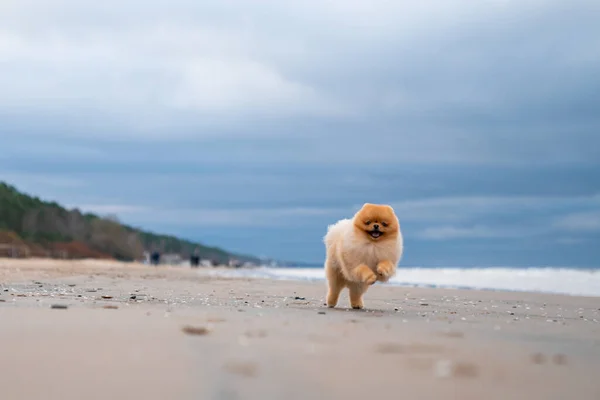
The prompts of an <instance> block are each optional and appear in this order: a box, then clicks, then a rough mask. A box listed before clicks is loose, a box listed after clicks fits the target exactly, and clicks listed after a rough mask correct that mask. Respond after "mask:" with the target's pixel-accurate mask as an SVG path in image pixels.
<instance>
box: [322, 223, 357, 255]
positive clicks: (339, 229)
mask: <svg viewBox="0 0 600 400" xmlns="http://www.w3.org/2000/svg"><path fill="white" fill-rule="evenodd" d="M351 227H352V220H351V219H343V220H341V221H338V222H336V223H335V224H333V225H329V226H328V227H327V233H326V234H325V237H324V238H323V242H324V243H325V247H326V248H329V247H331V245H332V244H333V243H335V242H336V241H337V240H338V239H339V238H340V237H341V236H343V235H344V234H345V233H346V232H348V229H349V228H351Z"/></svg>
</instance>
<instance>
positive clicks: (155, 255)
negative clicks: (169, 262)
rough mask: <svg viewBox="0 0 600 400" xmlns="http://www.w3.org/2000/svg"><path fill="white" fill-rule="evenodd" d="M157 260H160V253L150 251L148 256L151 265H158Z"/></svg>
mask: <svg viewBox="0 0 600 400" xmlns="http://www.w3.org/2000/svg"><path fill="white" fill-rule="evenodd" d="M159 262H160V253H159V252H158V251H154V252H152V255H151V256H150V263H151V264H152V265H158V263H159Z"/></svg>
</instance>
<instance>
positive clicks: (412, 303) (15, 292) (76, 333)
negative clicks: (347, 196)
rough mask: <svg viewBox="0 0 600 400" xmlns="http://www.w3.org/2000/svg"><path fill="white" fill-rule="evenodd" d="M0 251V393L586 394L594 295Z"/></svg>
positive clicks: (598, 306) (594, 367) (598, 320)
mask: <svg viewBox="0 0 600 400" xmlns="http://www.w3.org/2000/svg"><path fill="white" fill-rule="evenodd" d="M324 296H325V284H324V283H323V282H317V283H314V282H293V281H269V280H258V279H232V278H218V277H211V276H208V275H207V274H206V270H205V269H202V268H200V269H197V270H192V269H189V268H175V267H158V268H157V267H147V266H141V265H132V264H119V263H110V262H101V261H83V262H67V261H50V260H8V259H0V398H1V399H7V400H13V399H14V400H20V399H109V398H111V399H131V398H134V397H135V398H139V399H144V400H147V399H310V398H315V399H336V398H344V399H355V398H356V399H358V398H365V397H372V398H377V399H434V398H444V399H482V398H485V399H507V398H510V399H561V400H562V399H567V398H575V399H578V400H579V399H600V380H598V378H597V371H598V370H600V298H590V297H572V296H562V295H548V294H534V293H512V292H492V291H466V290H442V289H416V288H403V287H393V286H386V285H381V284H377V285H375V286H374V287H372V288H371V289H370V290H369V292H368V293H367V295H366V297H365V305H366V307H367V309H366V310H361V311H354V310H349V309H348V308H347V307H348V300H347V292H344V293H343V295H342V300H341V304H340V305H339V307H338V308H336V309H328V308H326V307H325V306H324V304H323V299H324Z"/></svg>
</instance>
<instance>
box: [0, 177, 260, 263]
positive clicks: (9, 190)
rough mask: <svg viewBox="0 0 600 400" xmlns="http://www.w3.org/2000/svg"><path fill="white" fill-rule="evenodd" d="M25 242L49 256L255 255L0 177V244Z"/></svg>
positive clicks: (225, 258)
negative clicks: (130, 221)
mask: <svg viewBox="0 0 600 400" xmlns="http://www.w3.org/2000/svg"><path fill="white" fill-rule="evenodd" d="M2 243H10V244H19V245H20V246H22V247H28V248H29V252H30V253H32V254H33V255H35V256H53V255H55V254H56V252H57V250H60V251H63V253H61V254H65V253H64V252H65V251H66V252H68V253H69V257H70V258H88V257H90V258H98V257H105V258H114V259H117V260H122V261H133V260H139V259H141V258H142V257H143V253H144V251H159V252H161V253H177V254H180V255H181V256H182V257H189V255H190V254H192V253H193V252H194V251H198V252H199V255H200V257H201V258H204V259H211V260H214V261H217V262H220V263H227V262H228V261H229V260H230V259H232V258H234V259H236V260H240V261H251V262H252V261H254V262H255V261H257V260H256V259H254V258H253V257H249V256H239V255H234V254H231V253H229V252H227V251H225V250H223V249H220V248H216V247H208V246H204V245H202V244H199V243H194V242H192V241H189V240H183V239H179V238H177V237H174V236H169V235H160V234H155V233H152V232H146V231H143V230H141V229H138V228H134V227H131V226H127V225H124V224H121V223H120V222H119V221H118V220H116V218H109V217H101V216H98V215H95V214H90V213H82V212H81V211H80V210H78V209H72V210H68V209H66V208H65V207H62V206H61V205H59V204H57V203H56V202H49V201H44V200H41V199H39V198H38V197H33V196H29V195H27V194H25V193H22V192H20V191H19V190H17V189H16V188H15V187H13V186H11V185H9V184H7V183H4V182H0V244H2Z"/></svg>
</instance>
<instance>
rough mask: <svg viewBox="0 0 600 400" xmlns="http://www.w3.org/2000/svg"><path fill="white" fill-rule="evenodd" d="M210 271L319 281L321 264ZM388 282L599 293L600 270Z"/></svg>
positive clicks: (421, 274)
mask: <svg viewBox="0 0 600 400" xmlns="http://www.w3.org/2000/svg"><path fill="white" fill-rule="evenodd" d="M209 273H210V274H211V275H219V276H231V277H247V278H262V279H282V280H311V281H322V280H324V279H325V271H324V270H323V269H322V268H271V267H260V268H252V269H235V270H229V269H224V270H209ZM388 284H391V285H398V286H413V287H437V288H454V289H479V290H504V291H523V292H542V293H559V294H568V295H576V296H595V297H596V296H597V297H600V270H581V269H571V268H399V269H398V272H397V274H396V276H395V277H394V278H392V279H391V280H390V281H389V282H388Z"/></svg>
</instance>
